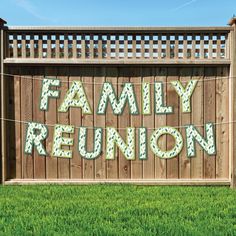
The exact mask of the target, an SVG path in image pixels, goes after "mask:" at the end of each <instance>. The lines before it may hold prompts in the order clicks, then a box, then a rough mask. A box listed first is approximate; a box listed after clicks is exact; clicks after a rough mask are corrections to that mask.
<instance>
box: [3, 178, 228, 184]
mask: <svg viewBox="0 0 236 236" xmlns="http://www.w3.org/2000/svg"><path fill="white" fill-rule="evenodd" d="M5 183H6V185H32V184H62V185H66V184H68V185H71V184H76V185H86V184H112V183H113V184H115V183H116V184H120V183H122V184H134V185H147V186H148V185H160V186H168V185H177V186H178V185H180V186H199V185H200V186H202V185H206V186H209V185H213V186H230V181H229V180H228V179H222V180H214V179H194V180H181V179H167V180H166V179H165V180H144V179H135V180H129V179H119V180H114V179H110V180H108V179H106V180H100V179H99V180H76V179H75V180H67V179H65V180H61V179H51V180H46V181H45V180H35V179H34V180H22V179H15V180H8V181H6V182H5Z"/></svg>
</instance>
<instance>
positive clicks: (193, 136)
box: [186, 123, 216, 157]
mask: <svg viewBox="0 0 236 236" xmlns="http://www.w3.org/2000/svg"><path fill="white" fill-rule="evenodd" d="M205 134H206V138H205V139H204V138H203V137H202V135H201V134H200V133H199V132H198V130H197V129H196V128H195V127H194V125H189V126H187V128H186V139H187V140H186V142H187V155H188V157H193V156H195V155H196V147H195V141H197V142H198V144H199V145H200V146H201V147H202V148H203V149H204V151H205V152H206V153H207V154H208V155H215V154H216V142H215V134H214V125H213V123H208V124H205Z"/></svg>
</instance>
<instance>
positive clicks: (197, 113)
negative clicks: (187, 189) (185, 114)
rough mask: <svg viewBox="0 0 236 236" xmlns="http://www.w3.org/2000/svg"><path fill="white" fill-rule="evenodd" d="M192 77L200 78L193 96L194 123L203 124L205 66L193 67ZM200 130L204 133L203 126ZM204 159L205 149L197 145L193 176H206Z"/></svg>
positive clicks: (192, 163)
mask: <svg viewBox="0 0 236 236" xmlns="http://www.w3.org/2000/svg"><path fill="white" fill-rule="evenodd" d="M192 70H193V72H192V79H195V80H198V84H197V86H196V88H195V90H194V93H193V96H192V118H191V120H192V122H191V123H192V124H199V125H203V122H204V110H203V109H204V107H203V104H204V84H203V82H202V80H203V78H204V68H203V67H200V68H197V67H196V68H193V69H192ZM198 130H199V132H200V133H201V134H203V130H204V129H203V127H198ZM203 168H204V159H203V150H202V148H201V147H200V146H199V145H196V156H195V157H192V158H191V178H192V179H200V178H203V177H204V173H203Z"/></svg>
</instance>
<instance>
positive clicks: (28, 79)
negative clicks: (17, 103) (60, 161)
mask: <svg viewBox="0 0 236 236" xmlns="http://www.w3.org/2000/svg"><path fill="white" fill-rule="evenodd" d="M20 73H21V75H22V76H24V77H25V79H22V78H21V119H22V120H23V121H27V122H28V121H32V118H33V111H32V108H33V96H32V95H33V93H32V92H33V91H32V90H33V82H32V76H31V75H30V74H31V73H32V71H30V68H24V69H21V71H20ZM26 129H27V124H22V132H21V135H22V140H23V143H25V134H26ZM33 156H34V151H33V154H32V155H28V154H25V153H24V149H22V167H23V178H29V179H32V178H33V177H34V173H33V170H34V166H33V165H34V160H33Z"/></svg>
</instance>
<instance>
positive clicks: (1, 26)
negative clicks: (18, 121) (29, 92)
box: [0, 18, 7, 184]
mask: <svg viewBox="0 0 236 236" xmlns="http://www.w3.org/2000/svg"><path fill="white" fill-rule="evenodd" d="M6 23H7V22H6V21H5V20H3V19H2V18H0V72H1V118H2V119H1V140H0V141H1V182H2V184H4V182H5V179H6V154H7V153H6V151H7V150H6V124H5V120H4V118H5V114H6V102H5V101H6V98H5V81H4V61H3V60H4V58H5V55H6V26H5V24H6Z"/></svg>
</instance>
